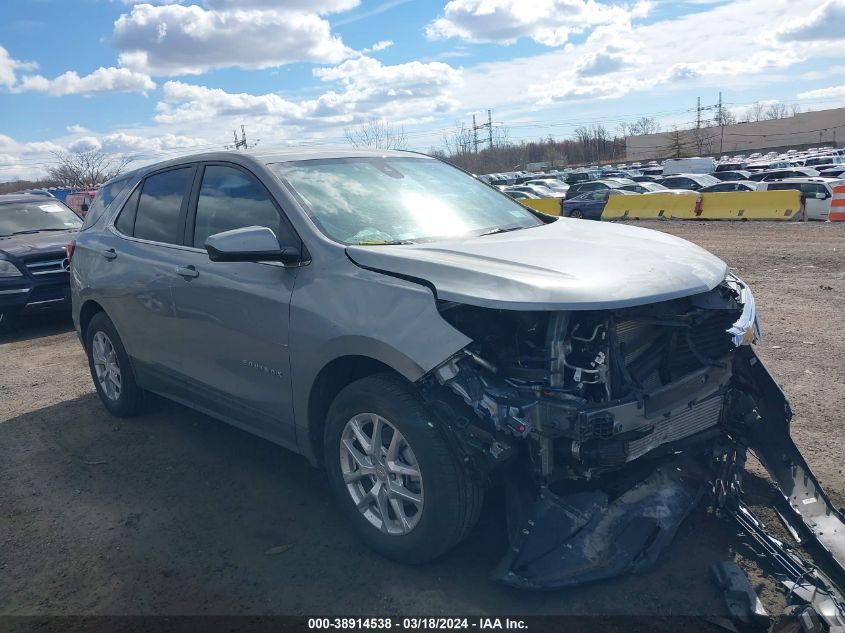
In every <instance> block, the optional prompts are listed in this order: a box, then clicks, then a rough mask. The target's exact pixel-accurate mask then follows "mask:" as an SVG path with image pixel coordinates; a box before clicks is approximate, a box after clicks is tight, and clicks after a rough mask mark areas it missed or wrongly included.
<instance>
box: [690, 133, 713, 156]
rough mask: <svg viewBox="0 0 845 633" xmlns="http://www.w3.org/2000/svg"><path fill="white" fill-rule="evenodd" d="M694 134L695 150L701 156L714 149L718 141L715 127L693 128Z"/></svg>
mask: <svg viewBox="0 0 845 633" xmlns="http://www.w3.org/2000/svg"><path fill="white" fill-rule="evenodd" d="M690 133H691V135H692V142H693V144H694V145H695V151H696V153H697V154H698V155H699V156H700V155H701V154H710V153H711V152H712V151H713V144H714V143H715V142H716V133H715V132H714V128H712V127H711V128H706V127H700V128H693V129H692V130H690Z"/></svg>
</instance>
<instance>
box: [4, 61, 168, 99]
mask: <svg viewBox="0 0 845 633" xmlns="http://www.w3.org/2000/svg"><path fill="white" fill-rule="evenodd" d="M155 87H156V84H155V82H154V81H153V80H152V79H150V77H149V76H148V75H146V74H144V73H139V72H135V71H132V70H129V69H128V68H114V67H110V68H98V69H97V70H95V71H94V72H92V73H90V74H88V75H84V76H82V77H80V76H79V75H78V74H77V73H76V72H74V71H72V70H69V71H68V72H66V73H64V74H62V75H59V76H58V77H56V78H55V79H47V78H46V77H42V76H41V75H24V77H23V78H22V79H21V80H20V82H19V83H18V84H17V85H15V86H13V87H12V91H13V92H31V91H35V92H47V93H49V94H51V95H53V96H63V95H71V94H94V93H98V92H145V91H147V90H153V89H155Z"/></svg>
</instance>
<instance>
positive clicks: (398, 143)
mask: <svg viewBox="0 0 845 633" xmlns="http://www.w3.org/2000/svg"><path fill="white" fill-rule="evenodd" d="M343 136H344V137H346V142H347V143H349V144H350V145H352V147H372V148H373V149H406V148H407V147H408V139H407V137H406V136H405V127H404V126H402V127H399V128H396V127H394V126H392V125H391V124H390V123H388V122H387V121H385V120H383V119H371V120H369V121H367V122H366V123H362V124H360V125H358V126H355V127H351V128H349V127H348V128H344V130H343Z"/></svg>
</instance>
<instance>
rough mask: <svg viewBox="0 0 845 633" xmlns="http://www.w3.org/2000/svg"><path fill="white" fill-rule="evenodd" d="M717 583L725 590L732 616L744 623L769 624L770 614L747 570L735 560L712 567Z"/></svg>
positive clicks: (726, 600) (726, 601)
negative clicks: (753, 585) (747, 574)
mask: <svg viewBox="0 0 845 633" xmlns="http://www.w3.org/2000/svg"><path fill="white" fill-rule="evenodd" d="M710 571H711V572H712V573H713V576H714V577H715V578H716V584H717V585H719V587H720V588H721V589H722V590H723V591H724V594H725V603H726V604H727V606H728V611H730V614H731V617H732V618H733V619H735V620H737V621H739V622H741V623H742V624H748V625H757V626H767V625H768V624H769V614H768V612H767V611H766V608H765V607H764V606H763V603H762V602H760V598H759V597H758V596H757V594H756V593H755V592H754V588H753V587H752V586H751V583H750V582H749V581H748V577H747V576H746V575H745V572H744V571H742V569H741V568H740V566H739V565H737V564H736V563H735V562H733V561H726V562H724V563H716V564H715V565H713V566H712V567H711V568H710Z"/></svg>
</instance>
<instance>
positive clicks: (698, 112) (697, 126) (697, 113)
mask: <svg viewBox="0 0 845 633" xmlns="http://www.w3.org/2000/svg"><path fill="white" fill-rule="evenodd" d="M695 129H696V130H698V129H701V97H699V98H698V105H697V106H696V107H695Z"/></svg>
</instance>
